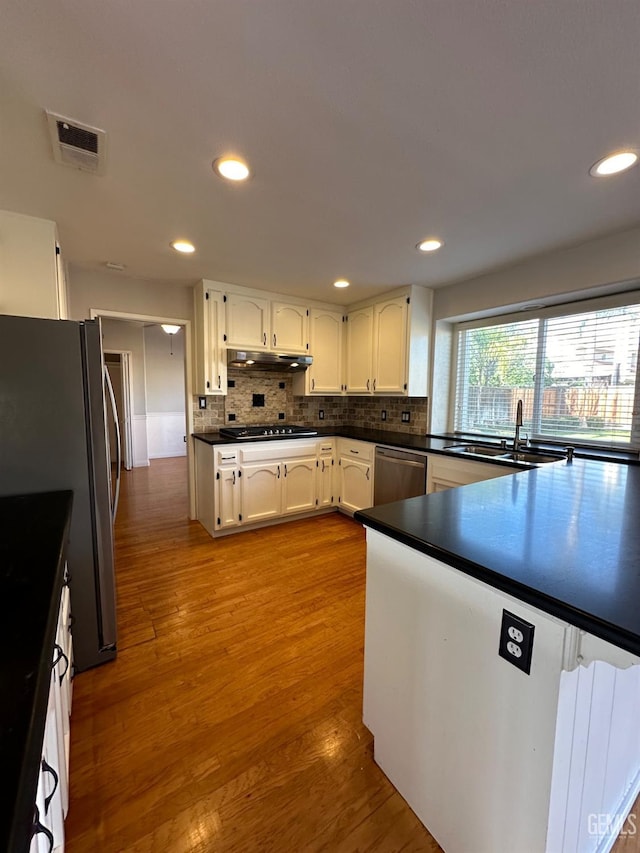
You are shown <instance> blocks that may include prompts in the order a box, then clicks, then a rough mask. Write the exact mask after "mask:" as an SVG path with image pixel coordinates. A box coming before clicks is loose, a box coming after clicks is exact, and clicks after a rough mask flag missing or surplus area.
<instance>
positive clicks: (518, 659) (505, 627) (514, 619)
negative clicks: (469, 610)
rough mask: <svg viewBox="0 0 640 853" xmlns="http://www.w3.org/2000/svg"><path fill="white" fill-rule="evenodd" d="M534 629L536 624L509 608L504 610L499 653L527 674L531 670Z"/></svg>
mask: <svg viewBox="0 0 640 853" xmlns="http://www.w3.org/2000/svg"><path fill="white" fill-rule="evenodd" d="M534 631H535V625H532V624H531V623H530V622H525V620H524V619H520V617H519V616H516V615H515V614H513V613H509V611H508V610H503V611H502V627H501V628H500V647H499V649H498V654H499V655H500V657H502V658H504V659H505V660H508V661H509V663H512V664H513V665H514V666H517V667H518V669H521V670H522V671H523V672H526V674H527V675H529V673H530V672H531V655H532V652H533V633H534Z"/></svg>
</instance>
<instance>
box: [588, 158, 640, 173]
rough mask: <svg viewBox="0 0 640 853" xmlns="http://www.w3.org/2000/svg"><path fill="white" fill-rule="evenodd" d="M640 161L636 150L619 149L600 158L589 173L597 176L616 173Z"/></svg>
mask: <svg viewBox="0 0 640 853" xmlns="http://www.w3.org/2000/svg"><path fill="white" fill-rule="evenodd" d="M637 162H638V155H637V154H636V152H635V151H617V152H616V153H615V154H608V155H607V156H606V157H603V158H602V160H598V162H597V163H594V164H593V166H592V167H591V168H590V169H589V174H590V175H593V176H594V177H595V178H599V177H602V176H604V175H615V174H616V173H617V172H624V170H625V169H630V168H631V166H633V165H634V164H635V163H637Z"/></svg>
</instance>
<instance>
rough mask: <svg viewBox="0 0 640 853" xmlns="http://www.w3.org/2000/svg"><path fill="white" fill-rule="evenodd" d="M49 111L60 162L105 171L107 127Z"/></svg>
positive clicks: (56, 155) (83, 169)
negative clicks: (105, 129)
mask: <svg viewBox="0 0 640 853" xmlns="http://www.w3.org/2000/svg"><path fill="white" fill-rule="evenodd" d="M46 113H47V124H48V125H49V134H50V136H51V143H52V145H53V159H54V160H55V161H56V163H61V164H62V165H63V166H73V168H74V169H82V171H83V172H92V173H93V174H94V175H104V173H105V169H106V165H107V134H106V133H105V132H104V130H99V129H98V128H97V127H90V126H89V125H88V124H82V123H81V122H79V121H76V120H75V119H71V118H65V117H64V116H59V115H56V113H50V112H49V111H48V110H47V111H46Z"/></svg>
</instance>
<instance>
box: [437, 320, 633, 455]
mask: <svg viewBox="0 0 640 853" xmlns="http://www.w3.org/2000/svg"><path fill="white" fill-rule="evenodd" d="M639 341H640V304H634V305H627V306H622V307H616V308H603V309H601V310H595V311H588V312H584V313H580V314H567V315H563V316H556V317H549V318H547V319H543V318H539V319H533V320H531V319H530V320H526V321H523V322H510V323H503V324H500V323H498V324H492V325H487V326H484V327H480V328H472V329H463V330H460V331H459V332H458V365H457V381H456V398H455V424H454V427H455V429H456V430H457V431H459V432H470V433H482V434H488V435H501V436H509V435H510V434H511V432H512V430H513V424H514V419H515V410H516V405H517V401H518V400H519V399H521V400H522V401H523V415H524V416H523V430H524V432H528V433H529V435H530V436H531V437H532V438H547V439H558V440H571V441H576V442H583V443H593V444H598V445H616V446H617V445H628V444H629V443H630V442H631V436H632V433H633V418H634V415H633V411H634V398H635V394H636V384H637V376H638V346H639Z"/></svg>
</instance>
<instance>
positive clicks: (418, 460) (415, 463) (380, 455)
mask: <svg viewBox="0 0 640 853" xmlns="http://www.w3.org/2000/svg"><path fill="white" fill-rule="evenodd" d="M376 459H389V460H392V461H393V463H394V465H409V466H411V467H414V468H424V467H425V465H426V461H427V460H426V457H424V456H417V455H416V454H414V453H403V452H402V451H401V450H386V449H382V448H380V447H376Z"/></svg>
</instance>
